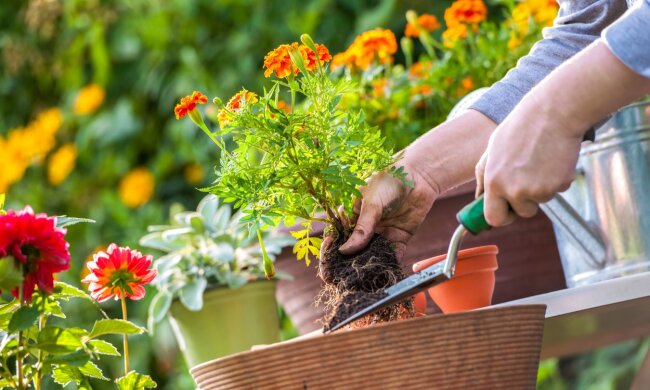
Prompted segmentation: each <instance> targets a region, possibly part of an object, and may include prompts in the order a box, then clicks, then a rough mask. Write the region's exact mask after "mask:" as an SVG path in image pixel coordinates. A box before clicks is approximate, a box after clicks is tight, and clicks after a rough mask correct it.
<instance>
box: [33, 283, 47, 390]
mask: <svg viewBox="0 0 650 390" xmlns="http://www.w3.org/2000/svg"><path fill="white" fill-rule="evenodd" d="M45 299H46V297H45V296H43V306H45ZM45 320H46V318H45V314H41V316H40V317H38V331H39V332H40V331H42V330H43V327H44V326H45ZM42 368H43V351H42V350H41V349H39V350H38V357H37V361H36V375H34V379H33V381H34V390H41V376H42V375H43V372H42Z"/></svg>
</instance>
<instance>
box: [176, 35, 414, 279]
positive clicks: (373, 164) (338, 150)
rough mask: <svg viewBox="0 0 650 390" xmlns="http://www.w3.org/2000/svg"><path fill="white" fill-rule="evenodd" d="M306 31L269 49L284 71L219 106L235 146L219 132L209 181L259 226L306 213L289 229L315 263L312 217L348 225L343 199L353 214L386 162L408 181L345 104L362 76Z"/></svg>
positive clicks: (298, 248)
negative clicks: (285, 99)
mask: <svg viewBox="0 0 650 390" xmlns="http://www.w3.org/2000/svg"><path fill="white" fill-rule="evenodd" d="M301 39H302V42H303V45H298V44H297V43H293V44H291V45H282V46H280V47H279V48H278V49H276V50H274V51H272V52H270V53H269V54H268V55H267V59H266V60H265V63H267V68H269V69H272V70H273V71H274V72H275V74H276V75H278V76H281V78H280V79H278V80H275V81H274V84H273V86H272V87H271V88H270V89H269V90H268V91H265V93H264V94H263V95H262V96H260V97H257V95H256V94H254V93H252V92H250V91H245V90H244V91H242V92H240V93H239V94H238V95H236V96H235V98H234V100H232V99H231V101H230V102H229V103H228V104H227V105H226V106H225V107H223V108H222V115H220V116H221V119H222V120H221V123H222V127H221V130H220V131H219V132H218V133H217V134H218V135H219V136H221V137H223V136H225V135H229V136H230V137H231V139H232V142H233V143H234V145H235V146H234V149H233V150H230V151H229V150H227V149H225V148H224V147H223V141H218V140H216V141H215V142H216V143H217V145H219V146H220V147H222V152H223V153H222V156H221V161H220V164H219V169H218V172H217V179H216V181H215V183H214V185H212V186H211V187H209V188H207V190H208V191H209V192H211V193H213V194H215V195H218V196H220V197H221V198H223V199H224V200H225V201H228V202H234V205H235V207H238V208H242V210H243V214H244V216H243V217H242V219H241V222H242V223H248V224H251V225H252V226H253V227H254V229H266V228H272V227H276V226H278V225H280V224H281V223H284V224H285V225H287V226H292V225H294V223H295V221H296V218H298V219H300V220H302V222H301V224H302V226H303V228H302V229H300V230H298V231H294V232H292V235H293V236H294V237H295V238H296V239H297V242H296V244H295V246H294V252H295V253H296V255H297V257H298V259H304V260H305V261H306V262H307V264H309V262H310V261H311V259H312V258H317V257H318V254H319V251H320V245H321V241H322V240H321V239H320V238H318V237H313V236H312V235H311V234H310V232H311V229H312V224H313V223H314V222H322V223H325V224H327V225H328V226H331V227H332V228H334V229H335V230H336V231H337V232H339V234H344V233H345V232H349V229H350V227H349V226H346V225H345V224H344V222H343V221H345V220H346V219H345V218H344V216H343V215H342V213H341V212H340V211H339V208H338V206H339V205H342V206H343V207H342V208H343V210H344V212H345V213H347V214H349V215H351V214H352V207H353V200H354V198H355V197H360V196H361V193H360V191H359V186H363V185H365V184H366V183H365V179H367V178H368V177H369V176H370V175H371V174H372V173H373V172H376V171H383V170H388V171H389V172H390V173H392V174H393V175H394V176H396V177H398V178H400V179H402V180H404V181H406V177H405V176H406V175H405V173H404V172H403V171H402V170H401V169H399V168H391V166H392V164H393V163H394V162H395V161H396V160H395V158H394V157H393V156H392V152H391V150H390V149H388V148H386V147H385V146H384V139H383V137H382V135H381V132H380V131H379V129H378V128H377V127H373V126H370V125H369V124H368V123H367V122H366V120H365V117H364V114H363V112H361V111H350V110H344V109H342V108H341V107H340V106H339V102H340V100H341V98H342V96H343V95H344V94H346V93H348V92H351V91H353V90H354V88H356V84H355V83H354V82H353V81H352V80H350V79H347V78H341V79H338V80H336V79H334V78H333V77H331V74H330V72H329V71H328V68H327V66H326V62H327V61H329V59H330V58H331V57H330V56H329V52H327V49H326V48H325V49H324V47H323V46H322V45H315V44H314V42H313V41H312V39H311V38H310V37H309V36H308V35H303V36H302V38H301ZM267 60H269V61H267ZM274 64H275V65H274ZM287 70H288V71H287ZM283 93H288V95H290V96H291V105H290V106H289V107H288V109H287V110H286V111H285V110H283V109H281V108H280V107H281V104H280V96H281V94H283ZM298 99H299V100H300V104H297V102H298ZM181 104H182V103H181ZM192 108H193V107H192ZM190 111H191V113H188V115H189V116H190V118H191V119H192V120H193V121H194V122H195V123H197V125H199V127H201V128H203V129H204V131H205V132H206V133H208V134H211V131H210V130H209V129H207V127H206V125H205V124H204V123H203V120H202V118H200V115H198V110H196V109H195V108H193V109H192V110H190ZM319 212H324V215H321V214H319ZM258 231H259V230H258ZM260 243H261V244H262V248H263V243H262V240H261V239H260ZM266 271H267V275H270V274H272V269H267V270H266Z"/></svg>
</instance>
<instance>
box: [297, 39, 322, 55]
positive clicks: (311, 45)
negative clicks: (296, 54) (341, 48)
mask: <svg viewBox="0 0 650 390" xmlns="http://www.w3.org/2000/svg"><path fill="white" fill-rule="evenodd" d="M300 42H302V43H303V44H304V45H305V46H307V47H308V48H310V49H311V50H312V51H313V52H314V53H317V54H318V50H316V44H315V43H314V40H313V39H311V36H309V34H302V35H301V36H300Z"/></svg>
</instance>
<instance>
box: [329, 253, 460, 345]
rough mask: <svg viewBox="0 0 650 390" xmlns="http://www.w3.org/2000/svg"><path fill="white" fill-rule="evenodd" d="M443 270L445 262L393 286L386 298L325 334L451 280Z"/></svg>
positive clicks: (331, 327) (386, 291) (388, 289)
mask: <svg viewBox="0 0 650 390" xmlns="http://www.w3.org/2000/svg"><path fill="white" fill-rule="evenodd" d="M443 268H444V262H440V263H437V264H434V265H432V266H430V267H428V268H425V269H423V270H422V271H420V272H418V273H416V274H413V275H411V276H409V277H408V278H406V279H404V280H402V281H401V282H398V283H396V284H394V285H393V286H391V287H389V288H387V289H386V290H384V292H385V293H386V296H384V297H383V298H381V299H380V300H378V301H376V302H375V303H372V304H370V305H368V306H366V307H365V308H363V309H361V310H359V311H358V312H356V313H354V314H352V315H351V316H349V317H348V318H346V319H345V320H343V321H341V322H339V323H337V324H334V326H330V328H329V329H328V330H326V331H325V333H329V332H333V331H335V330H337V329H340V328H342V327H344V326H345V325H348V324H350V323H352V322H354V321H356V320H358V319H360V318H363V317H365V316H367V315H369V314H373V313H375V312H376V311H379V310H381V309H383V308H385V307H387V306H390V305H392V304H395V303H398V302H401V301H403V300H405V299H407V298H409V297H411V296H413V295H415V294H417V293H419V292H420V291H423V290H425V289H426V288H428V287H431V286H432V285H434V284H438V283H442V282H444V281H447V280H449V277H448V276H447V275H446V274H445V273H444V271H443Z"/></svg>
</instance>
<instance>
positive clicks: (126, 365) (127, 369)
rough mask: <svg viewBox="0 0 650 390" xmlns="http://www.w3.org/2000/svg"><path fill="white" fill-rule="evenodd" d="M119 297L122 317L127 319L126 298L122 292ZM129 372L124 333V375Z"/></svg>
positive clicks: (126, 339) (127, 339) (127, 349)
mask: <svg viewBox="0 0 650 390" xmlns="http://www.w3.org/2000/svg"><path fill="white" fill-rule="evenodd" d="M120 299H121V300H122V319H123V320H124V321H128V319H127V318H128V316H127V312H126V298H124V292H122V293H121V294H120ZM128 373H129V337H128V335H124V375H127V374H128Z"/></svg>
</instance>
